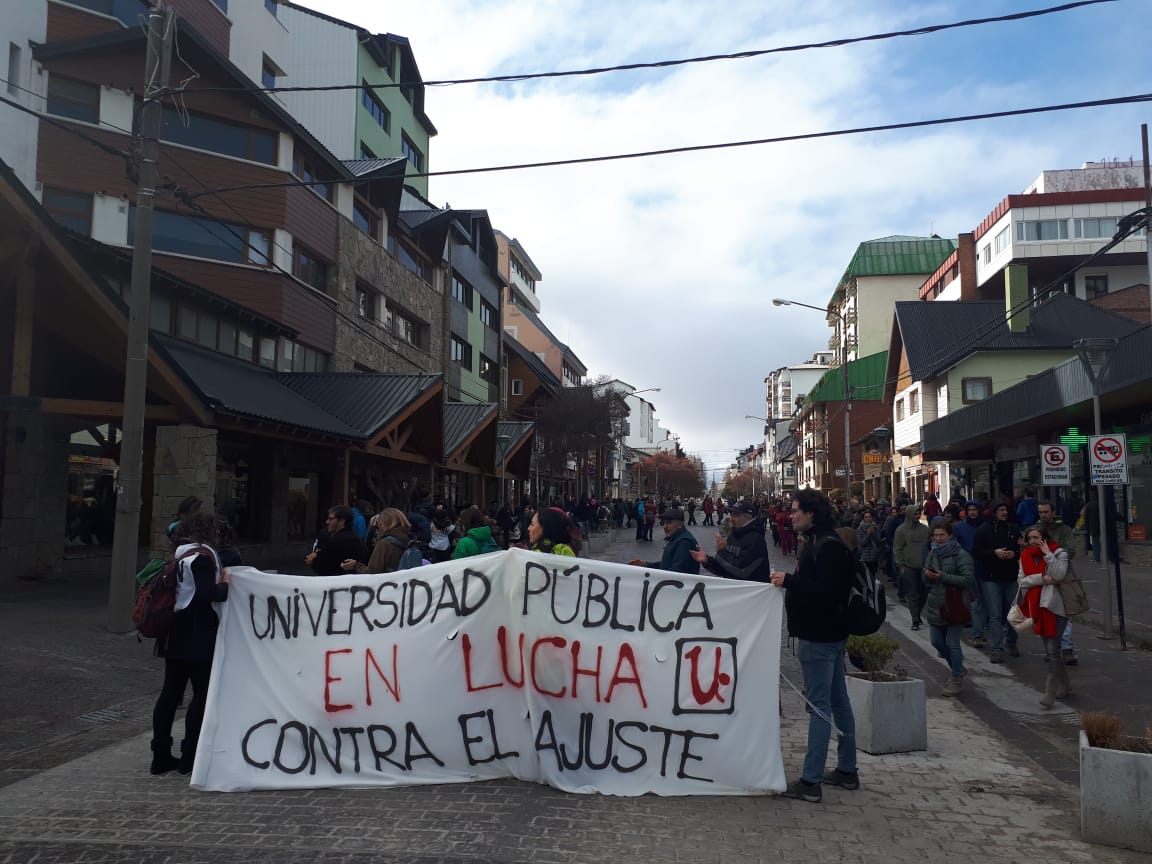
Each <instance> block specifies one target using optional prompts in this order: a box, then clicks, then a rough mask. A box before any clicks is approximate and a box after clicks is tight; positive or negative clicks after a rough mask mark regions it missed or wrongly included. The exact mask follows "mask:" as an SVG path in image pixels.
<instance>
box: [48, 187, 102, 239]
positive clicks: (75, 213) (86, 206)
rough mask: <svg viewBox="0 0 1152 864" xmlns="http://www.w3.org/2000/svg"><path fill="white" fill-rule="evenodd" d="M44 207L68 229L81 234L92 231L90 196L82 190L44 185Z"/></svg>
mask: <svg viewBox="0 0 1152 864" xmlns="http://www.w3.org/2000/svg"><path fill="white" fill-rule="evenodd" d="M43 203H44V209H45V210H47V211H48V213H49V215H51V217H52V218H53V219H55V220H56V222H57V224H59V225H63V226H64V227H65V228H67V229H69V230H70V231H75V232H76V233H77V234H83V235H84V236H85V237H87V236H89V235H90V234H91V233H92V196H91V195H90V194H85V193H83V192H65V191H64V190H63V189H52V188H50V187H48V186H45V187H44V196H43Z"/></svg>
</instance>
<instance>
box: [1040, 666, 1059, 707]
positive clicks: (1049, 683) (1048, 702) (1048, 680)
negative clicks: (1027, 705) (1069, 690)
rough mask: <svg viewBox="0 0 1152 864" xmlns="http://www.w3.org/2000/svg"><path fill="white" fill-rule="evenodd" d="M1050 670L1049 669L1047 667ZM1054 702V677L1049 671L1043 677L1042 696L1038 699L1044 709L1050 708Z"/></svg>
mask: <svg viewBox="0 0 1152 864" xmlns="http://www.w3.org/2000/svg"><path fill="white" fill-rule="evenodd" d="M1049 668H1051V667H1049ZM1055 701H1056V676H1055V675H1054V674H1053V673H1052V672H1051V671H1049V673H1048V674H1047V675H1046V676H1045V677H1044V695H1043V696H1041V697H1040V704H1041V705H1043V706H1044V707H1045V708H1051V707H1052V703H1054V702H1055Z"/></svg>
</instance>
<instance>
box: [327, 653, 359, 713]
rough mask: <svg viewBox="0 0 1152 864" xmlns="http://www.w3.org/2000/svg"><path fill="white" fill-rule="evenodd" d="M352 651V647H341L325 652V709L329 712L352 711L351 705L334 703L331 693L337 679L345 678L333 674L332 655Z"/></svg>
mask: <svg viewBox="0 0 1152 864" xmlns="http://www.w3.org/2000/svg"><path fill="white" fill-rule="evenodd" d="M351 653H352V649H351V648H340V649H338V650H335V651H325V652H324V710H325V711H327V712H328V713H329V714H335V713H336V712H338V711H350V710H351V709H352V706H351V705H333V704H332V695H331V692H332V691H331V685H332V684H334V683H335V682H337V681H343V680H344V679H343V678H341V677H340V676H338V675H333V674H332V655H333V654H351Z"/></svg>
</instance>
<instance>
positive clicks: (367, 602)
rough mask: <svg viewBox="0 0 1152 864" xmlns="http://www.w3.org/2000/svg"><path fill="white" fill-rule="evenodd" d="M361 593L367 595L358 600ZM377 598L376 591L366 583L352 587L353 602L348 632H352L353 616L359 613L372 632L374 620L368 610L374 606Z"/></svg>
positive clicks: (349, 609)
mask: <svg viewBox="0 0 1152 864" xmlns="http://www.w3.org/2000/svg"><path fill="white" fill-rule="evenodd" d="M360 595H367V596H366V597H365V598H364V599H363V600H357V599H356V598H357V597H358V596H360ZM375 599H376V592H375V591H373V590H372V589H371V588H369V587H367V586H366V585H354V586H353V587H352V603H351V605H350V606H349V607H348V632H349V633H351V632H352V618H353V617H354V616H356V615H359V616H360V618H361V619H363V621H364V626H365V627H367V628H368V632H369V633H371V632H372V621H371V620H370V619H369V618H368V615H367V614H366V610H367V609H368V608H369V607H371V606H372V602H373V601H374V600H375Z"/></svg>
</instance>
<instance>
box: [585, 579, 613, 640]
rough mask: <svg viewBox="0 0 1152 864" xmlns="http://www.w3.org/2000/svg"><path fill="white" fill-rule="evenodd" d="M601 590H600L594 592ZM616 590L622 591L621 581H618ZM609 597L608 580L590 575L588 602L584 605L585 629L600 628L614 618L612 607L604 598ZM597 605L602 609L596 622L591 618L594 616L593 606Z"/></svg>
mask: <svg viewBox="0 0 1152 864" xmlns="http://www.w3.org/2000/svg"><path fill="white" fill-rule="evenodd" d="M594 589H599V590H594ZM616 590H617V592H619V590H620V579H619V577H617V579H616ZM607 596H608V580H607V579H605V578H604V577H603V576H600V575H599V574H597V573H589V574H588V600H587V601H586V602H585V604H584V626H585V627H599V626H600V625H601V624H603V623H605V622H606V621H607V620H608V619H609V618H611V617H613V616H612V611H613V610H612V606H611V604H610V603H609V602H608V601H607V600H605V599H604V598H605V597H607ZM593 603H595V604H596V605H597V606H599V607H600V617H599V618H597V619H596V620H595V621H593V620H592V618H591V617H590V616H591V614H592V604H593Z"/></svg>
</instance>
